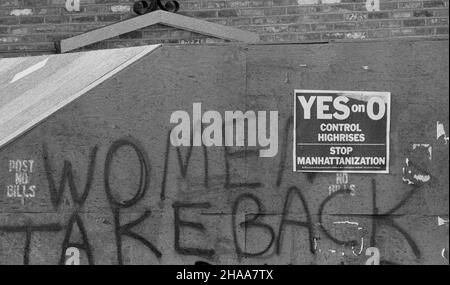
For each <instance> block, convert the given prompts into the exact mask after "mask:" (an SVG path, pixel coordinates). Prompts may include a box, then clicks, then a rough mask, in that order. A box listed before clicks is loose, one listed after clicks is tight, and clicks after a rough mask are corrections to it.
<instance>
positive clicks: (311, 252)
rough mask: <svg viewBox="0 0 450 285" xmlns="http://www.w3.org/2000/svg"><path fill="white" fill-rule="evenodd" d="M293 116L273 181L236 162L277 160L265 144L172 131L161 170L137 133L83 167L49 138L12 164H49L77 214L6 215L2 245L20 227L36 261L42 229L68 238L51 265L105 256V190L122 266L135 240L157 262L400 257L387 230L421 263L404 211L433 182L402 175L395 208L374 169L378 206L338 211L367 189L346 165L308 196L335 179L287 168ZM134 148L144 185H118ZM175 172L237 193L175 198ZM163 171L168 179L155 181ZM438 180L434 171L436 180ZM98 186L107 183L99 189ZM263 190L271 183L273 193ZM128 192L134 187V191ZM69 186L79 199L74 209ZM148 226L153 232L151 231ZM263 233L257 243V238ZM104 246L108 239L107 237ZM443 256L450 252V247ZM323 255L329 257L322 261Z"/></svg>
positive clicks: (54, 182) (138, 180) (24, 168)
mask: <svg viewBox="0 0 450 285" xmlns="http://www.w3.org/2000/svg"><path fill="white" fill-rule="evenodd" d="M292 123H293V118H292V117H290V118H287V119H286V120H285V122H284V125H283V127H282V133H281V134H280V137H281V140H280V149H279V152H278V155H277V156H276V157H275V158H276V159H277V161H278V169H277V170H276V171H275V173H276V175H274V176H273V177H272V178H271V180H272V182H270V184H271V185H269V184H267V182H263V181H259V179H258V177H259V176H251V178H249V177H246V176H242V175H238V174H236V173H237V172H236V168H240V167H242V164H245V163H248V161H249V160H256V161H257V160H261V159H267V158H260V157H259V155H258V154H259V149H258V148H253V149H247V148H236V147H220V148H218V149H216V150H212V149H210V148H206V147H204V146H203V147H193V146H192V144H191V146H178V147H177V146H173V145H172V144H171V142H170V130H169V131H167V133H166V134H167V137H166V139H165V142H166V145H165V149H166V153H165V154H162V155H161V158H162V159H161V160H162V163H161V164H160V165H162V168H160V169H157V168H155V165H156V164H157V163H156V162H155V161H153V160H151V159H150V156H149V153H148V150H149V149H150V147H149V146H148V145H146V144H145V143H144V142H142V141H140V140H139V139H137V138H133V137H132V136H125V137H122V138H118V139H116V140H114V141H112V142H110V143H105V144H99V145H93V146H90V147H91V148H90V149H89V150H88V151H87V155H86V157H84V158H82V160H83V161H84V168H83V169H79V168H74V166H73V162H72V161H70V160H68V159H64V160H63V161H61V160H60V159H63V157H60V156H59V155H58V153H55V152H53V151H52V148H51V147H50V146H49V142H47V141H44V142H42V146H41V153H42V157H40V158H39V157H33V160H14V161H11V164H10V171H11V173H13V172H16V173H17V172H18V173H19V174H23V173H27V174H28V175H29V174H30V173H33V174H34V175H35V174H36V171H38V169H36V164H37V161H38V160H39V162H40V163H41V164H42V165H43V169H42V170H43V173H42V177H43V178H44V179H45V180H44V181H45V183H42V185H39V189H40V191H47V192H48V193H47V197H48V198H49V199H48V201H47V203H48V204H49V205H50V206H51V209H53V213H54V215H56V216H58V215H59V213H61V212H62V211H63V210H62V209H63V208H65V209H66V210H65V213H67V215H65V216H66V217H67V218H59V219H58V222H48V223H36V222H34V221H33V219H31V218H30V219H28V220H27V222H25V223H12V222H7V223H5V222H3V223H2V224H1V225H0V245H1V244H2V242H3V241H4V239H5V238H9V237H11V236H17V235H19V236H20V237H22V238H24V239H25V240H24V244H23V248H22V249H21V250H22V252H21V255H22V259H23V263H24V264H32V263H33V260H32V259H31V258H30V256H31V255H30V254H31V252H32V250H33V243H32V240H33V239H34V238H35V237H37V236H39V235H40V234H42V233H52V234H53V235H58V236H60V238H59V244H58V245H57V247H58V249H59V250H58V252H59V256H57V257H55V258H54V259H53V260H49V261H48V263H59V264H79V263H80V262H79V261H78V259H81V260H82V262H83V263H89V264H96V263H98V259H99V258H100V257H101V255H102V254H103V249H102V247H101V246H99V244H98V243H97V244H96V243H95V242H94V240H95V239H96V237H95V234H94V233H93V232H92V230H89V228H90V225H89V224H88V223H91V221H90V220H87V219H86V214H87V212H86V211H87V210H86V203H87V201H89V200H90V199H94V198H93V196H94V195H100V193H98V192H99V191H100V192H101V195H103V196H100V197H104V203H105V205H106V209H107V210H106V211H107V213H106V216H107V218H106V220H108V219H110V220H111V221H112V222H109V223H106V224H107V225H108V229H110V233H109V235H111V236H112V237H113V239H112V245H111V246H112V248H114V254H113V256H114V258H113V259H114V261H113V262H114V263H118V264H124V263H125V262H128V260H129V259H128V254H129V251H127V250H128V249H127V247H126V246H125V244H129V243H130V242H132V243H133V246H134V247H137V248H139V249H140V251H141V252H143V253H145V254H147V255H149V256H153V257H154V258H155V260H156V261H155V262H159V263H164V260H165V258H167V257H168V256H173V254H174V253H175V254H176V255H177V256H181V257H183V256H184V257H193V258H197V259H201V260H204V261H207V262H208V263H220V260H221V259H220V256H221V255H224V254H228V255H230V256H231V258H232V260H235V261H236V262H241V263H244V262H245V263H252V262H253V261H258V260H263V261H265V262H267V263H270V261H271V260H272V259H275V258H277V257H278V258H283V257H284V256H286V255H288V254H291V253H290V252H288V251H287V250H286V248H287V247H288V246H290V243H292V242H293V243H302V244H303V245H304V247H302V248H301V249H297V250H298V251H299V252H298V254H299V255H302V256H307V257H308V259H309V260H310V261H309V262H310V263H321V262H326V260H327V259H330V260H336V261H333V262H336V263H338V262H339V263H346V262H350V263H351V261H346V259H345V258H359V259H358V261H357V263H359V264H374V265H376V264H391V263H395V261H393V260H390V257H386V256H384V253H385V250H384V248H385V247H386V244H385V242H383V241H382V240H381V241H380V236H383V234H386V233H387V234H388V235H393V236H395V237H396V239H397V240H399V242H400V243H401V244H402V245H403V246H404V247H405V248H406V249H405V250H407V251H409V252H411V253H412V256H413V258H412V260H413V261H416V262H419V261H420V260H421V258H422V257H423V250H422V248H421V244H419V243H418V242H417V241H416V238H415V236H414V234H411V233H410V232H409V231H408V230H407V228H406V227H405V226H404V225H403V223H404V220H403V219H402V217H403V214H402V213H403V210H404V208H407V207H408V205H409V204H411V203H414V202H415V201H417V199H418V196H420V193H421V186H423V185H426V184H427V183H428V181H422V183H421V184H418V183H414V185H411V184H407V183H402V181H401V179H399V185H402V186H403V187H404V189H405V192H404V195H403V198H401V199H399V200H397V201H393V202H395V203H393V204H392V206H391V207H389V208H388V209H387V210H386V209H384V210H381V209H380V203H379V201H380V199H382V198H383V197H382V196H381V197H380V195H384V194H385V193H386V191H385V190H386V189H383V187H384V186H382V185H383V183H382V181H378V177H369V178H368V181H367V182H368V185H364V187H365V188H366V189H368V191H366V192H367V193H368V194H369V195H368V196H366V197H365V198H364V199H369V201H370V203H368V204H367V205H370V206H368V207H366V208H367V211H366V212H362V213H351V212H346V211H343V212H340V211H336V210H335V209H336V207H335V205H340V207H344V208H345V207H347V206H350V207H351V206H352V204H353V203H355V201H358V203H362V202H364V201H361V200H358V199H360V195H362V192H363V191H362V190H359V191H358V192H356V191H355V189H356V185H355V184H354V182H352V183H350V177H349V175H348V174H345V173H341V174H339V175H338V176H337V177H336V176H334V177H333V176H331V177H332V180H331V181H333V180H334V181H335V183H336V184H332V185H333V187H331V188H330V189H326V188H325V189H323V193H324V195H323V196H322V197H324V198H323V199H322V200H319V201H314V200H311V197H312V196H311V195H309V194H308V193H310V191H311V190H310V189H312V188H313V187H315V185H316V184H317V181H318V180H321V179H325V178H327V177H328V179H329V177H330V176H329V175H328V176H324V175H327V174H317V175H315V174H308V173H305V174H298V175H296V177H299V182H298V183H292V180H291V179H287V177H288V176H290V175H293V174H292V173H291V172H290V171H286V169H290V165H288V161H289V160H288V159H287V158H288V157H289V155H290V154H289V149H290V144H289V141H290V138H291V137H292ZM191 139H192V138H191ZM125 149H127V150H128V151H130V152H129V153H131V154H132V155H134V156H135V157H136V160H135V161H136V162H135V165H133V168H134V169H137V171H135V175H134V176H133V177H132V178H130V177H128V178H127V181H129V182H130V183H131V185H134V186H133V187H129V188H130V189H127V188H125V187H124V186H123V185H122V184H120V183H117V179H116V177H115V172H114V171H115V169H118V168H120V167H121V165H120V162H119V154H120V153H121V151H124V150H125ZM422 149H423V153H424V154H425V155H426V159H429V156H428V155H431V152H429V151H430V149H429V148H428V147H423V146H422V145H420V146H416V147H413V148H412V151H413V152H417V151H419V150H422ZM217 152H222V155H219V156H217V155H216V154H217ZM213 164H215V165H217V164H220V165H222V166H223V170H224V172H223V173H222V175H219V176H217V175H216V174H213V173H212V172H211V169H212V165H213ZM199 166H200V167H199ZM408 166H409V167H412V166H413V164H411V162H410V163H409V165H408ZM39 170H40V169H39ZM194 170H195V171H196V173H197V174H198V175H197V174H196V176H195V177H201V178H200V179H197V178H195V179H194V180H199V181H194V180H192V177H191V176H190V174H191V172H193V171H194ZM421 171H422V172H424V171H428V170H427V169H422V170H421ZM58 173H59V175H58ZM199 173H200V174H199ZM427 173H429V171H428V172H427ZM430 175H431V174H430ZM19 177H22V176H20V175H19ZM81 177H82V178H81ZM174 178H175V180H177V179H178V183H186V184H193V183H194V184H195V185H196V186H195V187H197V188H198V187H200V188H201V189H203V190H202V191H203V193H209V192H208V191H212V190H209V189H213V188H220V189H223V190H222V192H225V191H227V192H230V193H235V194H234V195H230V196H229V197H230V200H228V201H225V202H223V200H221V199H210V198H208V197H210V196H208V195H205V196H201V195H191V196H189V195H184V194H183V193H175V196H174V193H173V191H172V189H173V185H174V183H175V182H176V181H175V180H174ZM24 179H27V178H24ZM153 179H156V180H157V182H158V183H152V180H153ZM416 180H417V179H416ZM432 180H433V178H431V179H430V181H432ZM22 181H23V180H21V182H22ZM180 181H181V182H180ZM265 181H267V180H265ZM96 182H97V184H96ZM175 184H176V183H175ZM25 185H27V184H25ZM93 185H97V187H95V188H94V186H93ZM98 185H100V188H99V186H98ZM155 185H156V186H155ZM328 185H330V184H328ZM191 186H192V185H191ZM359 186H360V185H358V187H359ZM362 186H363V185H361V187H362ZM262 189H271V191H270V192H267V191H265V192H263V191H262ZM169 190H170V191H169ZM315 191H317V190H315ZM40 193H41V192H40ZM125 193H128V196H126V195H125ZM130 193H131V194H130ZM267 193H276V194H277V196H276V197H278V198H274V199H278V200H277V203H274V202H273V200H272V199H269V200H267V198H266V196H267ZM66 194H67V195H69V196H68V197H70V201H71V202H70V203H69V204H70V207H69V209H70V210H69V211H67V205H66V200H67V198H65V197H66ZM150 196H151V197H158V198H157V200H158V201H153V202H154V203H153V202H152V201H149V200H148V198H149V197H150ZM152 199H154V198H152ZM364 203H365V202H364ZM165 205H167V206H165ZM274 205H275V206H274ZM136 209H139V210H138V211H137V210H136ZM130 210H132V213H133V215H134V216H133V217H132V218H130V216H129V215H130ZM161 212H163V213H162V214H161ZM108 217H109V218H108ZM165 217H169V219H168V221H169V224H170V225H168V226H167V227H166V229H169V230H170V231H171V232H172V234H170V235H168V234H167V233H166V232H158V228H159V227H160V226H158V223H155V221H157V220H161V219H165ZM218 217H219V218H218ZM215 219H216V220H215ZM165 221H167V219H166V220H165ZM439 221H441V225H448V220H447V222H445V221H446V220H445V219H444V218H441V217H440V220H439ZM442 221H443V222H442ZM215 223H219V224H220V227H221V228H222V229H221V231H222V232H221V231H217V229H215V228H214V224H215ZM446 223H447V224H446ZM143 229H148V230H147V231H146V232H145V233H144V232H143V231H142V230H143ZM294 232H295V233H297V238H294V237H293V236H291V235H292V234H293V233H294ZM223 234H225V236H223ZM166 235H167V236H170V240H169V241H166V242H168V243H169V244H170V247H171V248H172V250H173V251H172V252H168V251H167V247H164V246H163V244H161V242H160V241H159V242H158V240H157V239H156V237H158V236H166ZM193 236H196V237H198V238H193ZM255 236H256V237H257V238H256V239H257V242H256V240H254V239H255V238H254V237H255ZM300 237H301V238H300ZM165 239H167V238H165ZM200 240H204V242H200ZM193 241H195V242H193ZM102 245H103V246H107V245H106V244H104V243H103V244H102ZM53 246H55V245H53ZM108 246H109V245H108ZM373 248H376V250H375V251H374V250H373ZM76 250H78V251H79V253H77V251H76ZM3 252H4V251H2V250H0V262H1V261H2V260H4V258H5V256H4V255H3ZM439 254H441V253H439ZM366 255H367V256H366ZM333 256H336V257H335V258H336V259H333ZM442 256H443V257H444V258H447V259H448V250H447V249H446V248H444V250H443V253H442ZM321 258H324V259H325V261H321ZM181 260H183V259H181ZM204 261H201V262H204ZM283 262H286V263H291V262H292V261H283ZM328 262H330V261H328ZM294 263H295V261H294ZM353 263H355V261H353Z"/></svg>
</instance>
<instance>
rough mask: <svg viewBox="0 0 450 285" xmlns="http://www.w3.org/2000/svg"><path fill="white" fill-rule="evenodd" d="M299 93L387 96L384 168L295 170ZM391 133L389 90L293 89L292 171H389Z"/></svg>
mask: <svg viewBox="0 0 450 285" xmlns="http://www.w3.org/2000/svg"><path fill="white" fill-rule="evenodd" d="M299 93H330V94H336V93H350V94H355V95H356V94H361V93H372V95H380V96H386V97H387V121H386V170H346V169H342V170H297V169H296V167H297V163H296V156H297V154H296V138H297V135H296V130H297V94H299ZM390 133H391V92H379V91H340V90H307V89H294V132H293V136H292V148H293V150H292V157H293V167H292V168H293V171H294V172H306V173H307V172H322V173H340V172H346V173H383V174H388V173H389V163H390V159H389V158H390V140H389V134H390Z"/></svg>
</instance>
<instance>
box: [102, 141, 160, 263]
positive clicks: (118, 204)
mask: <svg viewBox="0 0 450 285" xmlns="http://www.w3.org/2000/svg"><path fill="white" fill-rule="evenodd" d="M125 146H128V147H131V148H133V149H134V150H135V152H136V154H137V156H138V158H139V164H140V176H139V186H138V190H137V191H136V194H135V195H134V196H133V198H131V199H129V200H125V201H119V200H118V199H117V195H114V193H113V189H112V188H111V184H110V174H111V165H112V163H113V159H114V155H115V154H116V152H117V151H118V150H119V149H120V148H122V147H125ZM150 168H151V167H150V160H149V158H148V155H147V153H146V152H145V150H144V149H143V147H142V146H141V145H140V143H139V142H137V141H136V140H135V139H132V138H123V139H119V140H117V141H115V142H114V143H113V144H112V145H111V147H110V148H109V150H108V153H107V155H106V160H105V171H104V183H105V193H106V196H107V198H108V201H109V204H110V206H111V209H112V212H113V215H114V226H115V228H114V233H115V236H116V247H117V261H118V263H119V264H123V257H122V236H127V237H130V238H133V239H135V240H138V241H140V242H141V243H142V244H144V245H145V246H146V247H147V248H148V249H150V250H151V251H152V252H153V253H154V254H155V255H156V257H158V258H161V256H162V253H161V252H160V251H159V250H158V249H157V248H156V247H155V246H154V245H153V244H152V243H151V242H149V241H148V240H147V239H145V238H144V237H142V236H141V235H139V234H137V233H135V232H133V231H132V228H133V227H136V226H138V225H139V224H141V223H143V222H144V221H145V220H146V219H147V218H149V217H150V215H151V211H150V210H147V211H145V212H144V213H143V214H142V215H141V216H140V217H139V218H138V219H136V220H134V221H132V222H130V223H127V224H125V225H121V223H120V211H121V209H124V208H130V207H132V206H134V205H136V204H137V203H138V202H139V201H140V200H141V199H142V198H143V197H144V195H145V193H146V192H147V190H148V187H149V183H150Z"/></svg>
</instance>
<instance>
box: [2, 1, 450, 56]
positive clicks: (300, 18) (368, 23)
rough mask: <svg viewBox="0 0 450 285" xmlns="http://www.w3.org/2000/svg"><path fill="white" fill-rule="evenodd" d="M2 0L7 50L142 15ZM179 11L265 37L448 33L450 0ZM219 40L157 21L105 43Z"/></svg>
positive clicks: (118, 4) (211, 6)
mask: <svg viewBox="0 0 450 285" xmlns="http://www.w3.org/2000/svg"><path fill="white" fill-rule="evenodd" d="M67 1H69V2H70V3H72V2H73V1H74V0H1V1H0V56H2V55H3V56H14V55H15V56H18V55H20V54H39V53H53V52H54V51H55V49H54V44H53V43H54V41H58V40H61V39H64V38H68V37H71V36H74V35H77V34H80V33H84V32H86V31H89V30H92V29H96V28H99V27H102V26H104V25H108V24H112V23H115V22H118V21H121V20H125V19H128V18H130V17H135V16H136V15H135V14H134V13H133V11H132V9H131V7H132V4H133V3H134V2H136V0H108V1H105V0H75V1H79V3H80V9H79V11H74V10H71V11H68V10H67V9H66V2H67ZM163 2H165V1H163ZM178 2H179V3H180V5H181V9H180V11H179V13H181V14H183V15H187V16H191V17H195V18H199V19H204V20H206V21H211V22H216V23H220V24H223V25H229V26H234V27H238V28H241V29H245V30H249V31H254V32H256V33H258V34H260V35H261V39H262V40H263V41H264V42H317V41H334V40H337V41H339V40H346V41H348V40H367V39H379V38H385V39H386V38H400V37H425V38H430V37H443V36H444V37H448V18H449V17H448V0H252V1H243V0H178ZM215 41H216V40H214V39H211V38H206V37H205V36H202V35H198V34H193V33H190V32H187V31H183V30H179V29H172V28H169V27H166V26H162V25H157V26H153V27H149V28H145V29H142V30H138V31H134V32H132V33H129V34H126V35H122V36H120V37H118V38H114V39H112V40H109V41H105V42H101V43H98V44H96V45H94V46H92V47H91V48H96V49H98V48H114V47H123V46H132V45H145V44H155V43H181V44H184V43H188V44H196V43H205V42H206V43H210V42H215Z"/></svg>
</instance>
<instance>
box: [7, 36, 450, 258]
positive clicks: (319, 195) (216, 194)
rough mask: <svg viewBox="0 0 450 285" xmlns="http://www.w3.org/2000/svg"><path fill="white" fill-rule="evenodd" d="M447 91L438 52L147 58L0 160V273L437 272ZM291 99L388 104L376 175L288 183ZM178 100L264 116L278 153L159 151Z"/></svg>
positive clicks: (441, 249)
mask: <svg viewBox="0 0 450 285" xmlns="http://www.w3.org/2000/svg"><path fill="white" fill-rule="evenodd" d="M405 51H407V52H405ZM448 87H449V86H448V41H390V42H370V43H368V42H366V43H352V44H349V43H340V44H320V45H319V44H316V45H256V46H216V47H208V46H178V47H163V48H161V49H159V50H158V51H156V52H155V53H153V54H151V55H149V56H147V57H146V58H144V59H142V60H141V61H140V62H138V63H135V64H133V65H132V66H131V67H129V68H128V69H126V70H125V71H123V72H122V73H120V74H119V75H117V76H115V77H114V78H112V79H110V80H108V81H107V82H105V83H104V84H102V85H100V86H99V87H97V88H96V89H95V90H92V91H90V92H89V93H88V94H86V95H84V96H82V97H81V98H79V99H78V100H77V101H75V102H73V103H71V104H70V105H68V106H66V107H64V108H63V109H61V110H60V111H58V112H57V113H55V114H54V115H52V116H51V117H50V118H49V119H47V120H45V121H44V122H43V123H41V124H40V125H39V126H37V127H36V128H34V129H33V130H31V131H30V132H28V133H27V134H24V135H23V136H22V137H20V138H18V139H17V140H16V141H14V142H13V143H11V144H9V145H7V146H5V147H4V148H2V149H1V150H0V189H1V190H0V191H1V192H0V193H1V195H0V211H1V212H0V263H2V264H10V263H14V264H21V263H24V262H25V263H30V264H56V263H58V262H61V261H62V262H64V259H65V256H64V253H65V248H67V247H70V246H75V247H78V248H82V249H83V248H84V250H82V257H81V259H82V263H88V262H89V261H90V262H92V263H96V264H111V263H112V264H116V263H125V264H174V263H175V264H194V263H195V262H197V261H206V262H209V263H214V264H236V263H240V264H266V263H267V264H341V263H342V264H364V263H365V262H366V260H367V259H368V256H366V255H365V252H366V249H367V248H368V247H377V248H378V249H379V250H380V254H381V260H382V263H383V264H387V263H399V264H448V223H447V224H444V225H441V226H439V225H438V217H441V218H443V219H445V220H448V212H449V192H448V191H449V190H448V189H449V179H448V178H449V176H448V170H449V169H448V168H449V167H448V166H449V165H448V151H449V143H448V132H449V129H448V127H449V115H448V106H449V101H448V100H449V99H448V96H447V94H448V89H449V88H448ZM296 88H304V89H332V90H333V89H334V90H372V91H390V92H392V110H393V111H392V116H391V117H392V118H391V133H390V139H391V145H390V146H391V164H390V169H391V171H390V173H389V174H348V175H347V176H346V177H345V178H348V182H347V183H345V184H339V183H338V182H337V179H338V178H339V177H338V176H337V175H336V174H333V173H328V174H303V173H294V172H292V145H291V144H292V129H293V127H292V116H293V104H292V99H293V98H292V97H293V96H292V95H293V90H294V89H296ZM194 102H201V103H202V107H203V110H204V111H206V110H217V111H219V112H221V113H222V114H223V112H224V111H225V110H242V111H245V110H255V111H257V110H266V111H270V110H276V111H279V150H278V154H277V155H276V156H275V157H273V158H260V157H258V156H255V153H254V151H253V152H252V151H251V149H244V148H223V147H211V148H203V147H192V148H189V147H180V148H176V147H173V146H172V145H171V144H170V143H169V141H168V133H169V130H170V129H171V127H172V126H173V125H171V124H170V123H169V118H170V115H171V113H172V112H173V111H175V110H186V111H189V112H191V110H192V103H194ZM424 145H427V146H426V147H425V146H424ZM406 159H408V164H406ZM18 160H20V161H22V162H23V161H24V160H27V161H30V160H32V161H33V167H32V168H30V167H29V166H30V163H27V165H28V168H27V169H25V168H22V172H18V173H19V174H20V173H26V174H27V175H28V178H29V180H28V181H27V183H26V184H25V185H21V188H20V189H24V188H23V187H25V192H20V194H21V195H22V197H8V195H7V187H8V185H15V184H16V181H15V175H16V172H17V171H15V170H14V171H11V172H10V171H9V167H10V163H11V161H16V162H17V161H18ZM22 165H24V164H22ZM421 175H422V176H425V175H429V176H430V177H431V178H430V179H429V180H428V181H423V179H421V178H420V177H421ZM352 185H353V186H352ZM31 187H33V188H31ZM353 187H354V188H355V191H354V192H349V190H348V189H350V188H353ZM33 193H34V195H33ZM24 194H26V195H27V197H23V196H24ZM258 205H259V206H258ZM255 214H260V215H259V216H257V217H256V216H255ZM243 221H247V223H246V224H243V225H242V224H241V223H242V222H243ZM293 221H296V222H300V223H297V224H295V223H292V222H293ZM127 224H128V226H124V225H127Z"/></svg>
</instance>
